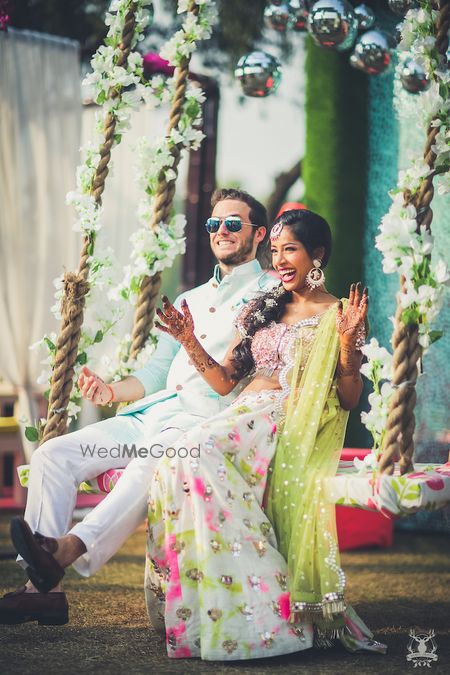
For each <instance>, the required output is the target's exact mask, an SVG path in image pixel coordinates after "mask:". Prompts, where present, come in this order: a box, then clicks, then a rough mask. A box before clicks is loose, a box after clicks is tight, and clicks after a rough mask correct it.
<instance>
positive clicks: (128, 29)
mask: <svg viewBox="0 0 450 675" xmlns="http://www.w3.org/2000/svg"><path fill="white" fill-rule="evenodd" d="M136 8H137V4H136V3H132V4H131V5H130V9H129V11H128V13H127V15H126V18H125V25H124V29H123V31H122V40H121V43H120V56H119V59H118V61H117V65H118V66H124V65H126V63H127V60H128V56H129V54H130V51H131V42H132V39H133V35H134V31H135V25H136ZM119 95H120V92H119V91H118V90H117V89H112V90H110V92H109V97H110V98H113V99H114V98H117V96H119ZM115 127H116V118H115V116H114V114H112V113H108V115H107V117H106V119H105V125H104V142H103V144H102V146H101V149H100V159H99V162H98V164H97V167H96V172H95V177H94V180H93V184H92V188H91V194H92V195H93V196H94V199H95V202H96V204H97V205H98V206H100V205H101V201H102V194H103V190H104V189H105V181H106V177H107V175H108V165H109V162H110V159H111V149H112V145H113V142H114V132H115ZM94 243H95V241H94V238H93V236H92V235H85V236H84V237H83V243H82V248H81V253H80V262H79V267H78V270H77V271H76V272H67V273H66V274H65V275H64V292H63V298H62V301H61V315H62V320H61V327H60V332H59V336H58V339H57V342H56V354H55V363H54V368H53V372H52V379H51V385H50V394H49V403H48V415H47V423H46V425H45V428H44V430H43V434H42V438H41V441H40V443H41V444H42V443H45V441H48V440H49V439H50V438H55V437H56V436H60V435H62V434H64V433H65V432H66V431H67V406H68V404H69V400H70V393H71V391H72V386H73V377H74V372H75V371H74V366H75V362H76V359H77V354H78V344H79V341H80V336H81V326H82V325H83V316H84V307H85V302H86V295H87V293H88V291H89V283H88V280H87V279H88V274H89V258H90V256H92V253H93V248H94Z"/></svg>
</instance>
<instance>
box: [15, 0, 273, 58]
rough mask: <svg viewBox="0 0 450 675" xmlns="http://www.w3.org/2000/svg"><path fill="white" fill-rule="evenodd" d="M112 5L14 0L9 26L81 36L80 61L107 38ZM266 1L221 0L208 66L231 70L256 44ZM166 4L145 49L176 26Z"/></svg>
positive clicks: (86, 0) (170, 0) (172, 2)
mask: <svg viewBox="0 0 450 675" xmlns="http://www.w3.org/2000/svg"><path fill="white" fill-rule="evenodd" d="M109 4H110V2H109V0H64V1H63V2H61V0H13V1H12V2H10V16H11V26H14V27H15V28H20V29H28V30H33V31H38V32H42V33H50V34H53V35H59V36H61V37H68V38H72V39H74V40H77V41H78V42H79V43H80V45H81V58H82V60H83V61H89V59H90V57H91V56H92V54H93V53H94V52H95V50H96V49H97V48H98V46H99V45H100V44H101V43H102V42H103V39H104V37H105V34H106V26H105V23H104V16H105V12H106V10H107V9H108V6H109ZM265 4H266V3H265V0H251V2H242V0H219V1H218V10H219V22H218V24H217V26H216V28H215V30H214V35H213V37H212V40H211V41H208V44H206V45H204V47H203V53H202V57H203V59H204V61H205V63H206V64H207V65H209V66H210V67H212V68H213V69H214V68H220V69H222V68H223V67H224V65H225V67H228V68H230V69H231V68H233V67H234V65H235V64H236V62H237V60H238V59H239V57H240V56H242V54H245V53H246V52H248V51H250V50H251V49H252V48H254V46H255V45H256V43H257V41H258V40H259V39H260V38H261V34H262V29H263V13H264V6H265ZM163 6H164V8H165V9H166V10H168V12H169V13H170V14H171V16H172V17H173V20H172V22H170V21H169V23H168V24H166V25H164V26H159V25H154V26H153V27H152V28H151V29H150V31H149V40H148V42H146V43H144V45H143V46H144V48H145V46H146V45H147V44H148V45H149V48H150V49H151V48H154V49H157V48H158V47H159V45H160V44H161V42H162V40H165V39H167V38H168V37H169V36H170V35H171V33H173V31H174V30H176V28H177V27H178V24H179V21H180V17H179V16H177V13H176V7H177V0H164V3H163Z"/></svg>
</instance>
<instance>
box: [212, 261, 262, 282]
mask: <svg viewBox="0 0 450 675" xmlns="http://www.w3.org/2000/svg"><path fill="white" fill-rule="evenodd" d="M260 272H262V267H261V265H260V264H259V261H258V260H256V258H253V260H250V261H249V262H246V263H243V264H242V265H236V267H233V269H232V270H231V272H230V273H229V274H226V275H225V276H224V277H223V279H221V278H220V267H219V265H216V266H215V267H214V274H213V276H212V278H211V280H210V281H211V282H212V283H215V284H219V285H220V284H221V283H222V281H224V280H225V279H232V278H233V277H243V276H254V275H255V274H258V273H260Z"/></svg>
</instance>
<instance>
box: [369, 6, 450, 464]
mask: <svg viewBox="0 0 450 675" xmlns="http://www.w3.org/2000/svg"><path fill="white" fill-rule="evenodd" d="M433 6H434V9H436V10H437V11H438V15H437V18H436V24H435V25H436V47H437V49H438V51H439V53H440V54H441V55H442V56H443V57H444V59H446V53H447V49H448V31H449V29H450V0H441V1H440V2H434V3H433ZM438 133H439V126H433V121H432V122H431V123H430V126H429V127H428V130H427V140H426V144H425V150H424V162H425V163H426V164H427V165H428V166H429V167H430V173H429V175H428V176H427V177H426V178H425V180H424V181H423V182H422V185H421V187H420V190H418V192H417V193H416V194H415V195H412V194H411V193H410V192H409V191H405V193H404V203H405V205H409V204H412V205H414V207H415V208H416V212H417V231H419V230H420V228H421V227H425V228H426V230H427V231H428V232H430V231H431V222H432V220H433V211H432V209H431V203H432V200H433V196H434V187H433V179H434V176H435V175H436V172H435V160H436V155H435V153H434V152H433V150H432V146H433V145H434V143H435V139H436V136H437V134H438ZM405 292H406V288H405V280H404V278H402V279H401V283H400V293H399V294H398V296H397V310H396V314H395V327H394V332H393V335H392V346H393V350H394V353H393V368H394V376H393V381H392V383H393V385H394V387H395V389H394V394H393V396H392V399H391V403H390V408H389V414H388V421H387V428H386V434H385V438H384V444H383V445H384V448H383V454H382V458H381V461H380V471H381V473H387V474H392V473H393V472H394V463H395V461H396V459H397V458H399V466H400V473H401V474H402V475H403V474H405V473H407V472H409V471H413V470H414V467H413V455H414V429H415V415H414V409H415V405H416V398H417V396H416V382H417V377H418V364H419V361H420V359H421V357H422V347H421V345H420V344H419V326H418V325H417V324H411V325H405V324H404V323H403V321H402V311H403V309H402V306H401V302H400V298H401V294H402V293H405Z"/></svg>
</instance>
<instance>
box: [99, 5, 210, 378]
mask: <svg viewBox="0 0 450 675" xmlns="http://www.w3.org/2000/svg"><path fill="white" fill-rule="evenodd" d="M196 4H197V5H199V9H198V13H197V14H196V13H193V12H189V11H188V13H187V17H186V19H185V21H184V22H183V24H182V28H181V29H180V30H179V31H177V33H175V35H174V36H173V37H172V38H171V39H170V40H169V41H168V42H167V43H166V44H165V45H164V46H163V47H162V49H161V52H160V54H161V56H162V57H163V58H165V59H167V60H168V61H169V62H170V63H171V64H172V65H174V66H178V65H180V63H181V62H182V59H183V58H186V57H188V56H190V55H191V54H192V52H193V51H194V50H195V48H196V43H197V41H198V40H200V39H207V38H209V37H210V35H211V27H212V23H213V22H214V20H215V8H214V4H213V3H212V2H211V1H210V0H196ZM187 8H188V2H184V1H183V0H180V2H179V3H178V13H182V12H185V11H186V10H187ZM167 87H168V91H170V98H172V97H173V95H174V93H175V80H174V78H170V79H169V80H168V81H167ZM204 100H205V95H204V93H203V91H202V90H201V88H200V87H199V86H198V85H197V84H193V83H190V82H189V83H188V84H187V88H186V95H185V102H184V105H183V111H182V114H181V117H180V121H179V123H178V125H177V127H176V128H174V129H172V130H171V132H170V135H168V136H165V137H161V138H158V139H156V141H154V142H153V143H152V142H150V140H149V139H148V138H146V137H144V138H142V139H140V141H139V142H138V143H137V146H136V150H137V158H138V169H137V176H136V179H137V182H138V184H139V185H140V187H141V188H142V194H143V197H142V199H141V200H140V202H139V205H138V219H139V222H140V223H141V227H140V229H139V230H138V231H137V232H135V233H133V234H132V236H131V237H130V241H131V243H132V251H131V260H132V261H133V264H132V265H127V266H126V267H125V268H124V274H123V279H122V282H121V283H120V284H119V285H118V286H116V287H115V288H113V289H111V291H110V292H109V294H108V298H109V299H110V300H113V301H120V299H121V298H122V299H125V300H128V301H130V302H131V303H132V304H133V305H134V304H136V302H137V300H138V297H139V291H140V287H141V284H142V281H143V279H144V277H146V276H153V275H154V274H156V273H157V272H161V271H163V270H164V269H166V268H168V267H171V266H172V264H173V261H174V259H175V257H176V256H177V255H179V254H182V253H184V251H185V237H184V229H185V225H186V219H185V217H184V215H181V214H178V215H175V216H174V217H173V218H172V219H171V220H170V221H169V222H168V223H162V222H161V223H158V224H157V226H156V227H155V228H154V229H153V230H150V229H149V227H148V223H149V222H150V220H151V218H152V214H153V211H154V199H155V195H156V192H157V188H158V181H159V175H160V173H161V171H163V172H164V173H165V176H166V180H168V181H169V180H174V179H175V178H176V172H175V171H174V169H173V168H172V166H173V163H174V156H173V154H172V149H173V147H174V146H175V145H176V146H177V148H178V149H179V150H180V151H181V152H183V151H186V150H197V149H198V148H199V147H200V143H201V141H202V140H203V138H204V134H203V132H202V131H200V129H199V128H197V127H199V126H200V125H201V122H202V118H201V111H202V103H203V102H204ZM149 340H150V341H149V344H148V345H147V346H146V347H145V353H144V354H143V355H142V353H141V354H139V356H138V357H137V359H131V358H130V357H129V347H130V344H131V343H130V338H129V336H126V337H125V338H124V339H123V340H122V341H121V342H120V344H119V347H118V356H119V359H120V360H119V365H118V367H117V368H116V369H115V370H112V371H110V374H111V375H112V376H113V377H114V379H119V378H120V377H123V376H125V375H127V374H129V373H130V372H132V370H134V369H135V368H136V367H139V365H140V364H141V363H142V362H144V361H143V359H145V360H147V359H148V357H149V356H150V354H151V352H152V351H153V349H154V345H155V343H156V337H155V335H154V334H151V335H150V338H149Z"/></svg>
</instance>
